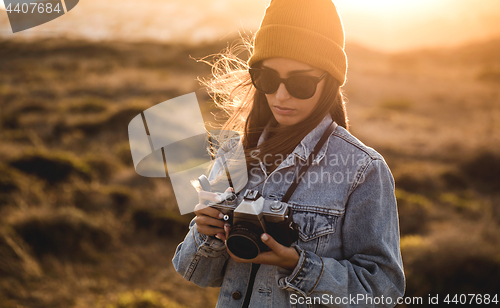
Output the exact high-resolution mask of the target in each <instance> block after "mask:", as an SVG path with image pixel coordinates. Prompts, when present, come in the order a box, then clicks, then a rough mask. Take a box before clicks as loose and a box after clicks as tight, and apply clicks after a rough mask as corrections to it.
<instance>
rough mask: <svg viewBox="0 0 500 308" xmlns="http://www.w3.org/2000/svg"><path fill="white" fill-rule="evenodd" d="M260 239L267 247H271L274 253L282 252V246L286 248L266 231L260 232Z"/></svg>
mask: <svg viewBox="0 0 500 308" xmlns="http://www.w3.org/2000/svg"><path fill="white" fill-rule="evenodd" d="M260 239H261V240H262V242H263V243H264V244H266V245H267V247H269V248H271V250H272V251H274V252H275V253H276V254H281V253H283V248H286V247H285V246H283V245H281V244H280V243H278V242H276V240H275V239H274V238H273V237H272V236H270V235H269V234H267V233H262V235H261V236H260Z"/></svg>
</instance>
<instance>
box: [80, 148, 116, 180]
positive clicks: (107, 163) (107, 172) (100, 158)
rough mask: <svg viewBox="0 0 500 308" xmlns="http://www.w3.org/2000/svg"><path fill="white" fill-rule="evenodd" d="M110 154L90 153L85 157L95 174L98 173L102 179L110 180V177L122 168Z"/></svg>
mask: <svg viewBox="0 0 500 308" xmlns="http://www.w3.org/2000/svg"><path fill="white" fill-rule="evenodd" d="M117 160H118V159H116V158H115V159H114V158H113V157H110V156H105V155H100V154H89V155H87V156H85V157H84V159H83V161H84V162H85V163H86V164H87V165H88V166H90V168H91V169H92V171H93V172H94V174H96V175H97V176H98V177H99V179H100V180H101V181H105V182H107V181H109V179H110V178H111V177H112V176H113V175H114V174H115V173H116V172H117V170H118V169H119V168H120V164H119V163H118V161H117Z"/></svg>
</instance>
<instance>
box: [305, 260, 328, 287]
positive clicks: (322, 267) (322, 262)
mask: <svg viewBox="0 0 500 308" xmlns="http://www.w3.org/2000/svg"><path fill="white" fill-rule="evenodd" d="M318 257H319V259H320V260H321V271H320V273H319V276H318V280H316V283H315V284H314V286H313V288H312V289H311V291H310V292H309V293H308V294H307V295H310V294H311V293H312V292H313V291H314V289H316V287H317V286H318V283H319V280H320V279H321V276H323V270H324V269H325V262H324V261H323V258H322V257H321V256H318Z"/></svg>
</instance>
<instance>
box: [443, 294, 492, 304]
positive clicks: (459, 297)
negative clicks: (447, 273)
mask: <svg viewBox="0 0 500 308" xmlns="http://www.w3.org/2000/svg"><path fill="white" fill-rule="evenodd" d="M450 297H451V295H450V294H448V295H446V297H445V298H444V300H443V302H445V303H447V304H462V305H464V304H469V305H471V304H477V305H481V304H485V305H489V304H498V294H495V295H493V296H492V295H490V294H455V295H454V296H453V298H451V299H450Z"/></svg>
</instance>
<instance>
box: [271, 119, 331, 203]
mask: <svg viewBox="0 0 500 308" xmlns="http://www.w3.org/2000/svg"><path fill="white" fill-rule="evenodd" d="M335 127H337V125H335V121H332V123H331V124H330V126H328V128H327V129H326V130H325V132H324V133H323V136H321V139H319V141H318V143H316V146H314V149H313V151H312V152H311V154H309V157H307V161H306V164H305V165H303V166H302V168H300V170H299V173H297V175H296V176H295V178H294V179H293V181H292V185H290V187H289V188H288V190H287V191H286V193H285V195H284V196H283V198H282V199H281V202H285V203H286V202H288V200H290V197H291V196H292V195H293V193H294V191H295V189H296V188H297V185H299V183H300V180H302V178H303V177H304V174H306V172H307V169H309V166H311V165H312V162H313V161H314V158H315V157H316V155H317V154H318V152H319V150H321V148H322V147H323V145H324V144H325V142H326V140H328V137H330V135H331V134H332V133H333V131H334V130H335Z"/></svg>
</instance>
